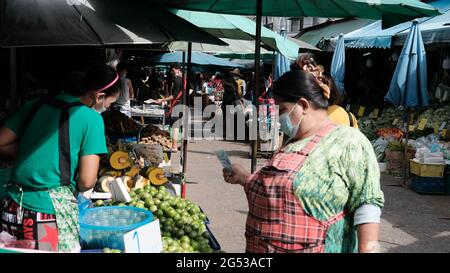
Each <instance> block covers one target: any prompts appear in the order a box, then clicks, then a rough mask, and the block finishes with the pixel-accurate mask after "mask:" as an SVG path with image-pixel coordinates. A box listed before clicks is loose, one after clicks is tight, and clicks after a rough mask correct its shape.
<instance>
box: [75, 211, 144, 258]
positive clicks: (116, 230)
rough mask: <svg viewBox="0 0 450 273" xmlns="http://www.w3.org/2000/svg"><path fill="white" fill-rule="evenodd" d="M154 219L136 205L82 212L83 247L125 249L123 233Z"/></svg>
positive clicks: (81, 234)
mask: <svg viewBox="0 0 450 273" xmlns="http://www.w3.org/2000/svg"><path fill="white" fill-rule="evenodd" d="M151 221H153V214H152V213H151V212H149V211H148V210H145V209H140V208H135V207H125V206H122V207H119V206H112V207H97V208H90V209H87V210H86V211H84V212H82V213H81V214H80V219H79V222H80V237H81V243H82V247H83V249H103V248H105V247H108V248H112V249H120V250H124V249H125V247H124V242H123V235H124V234H125V233H127V232H130V231H132V230H134V229H136V228H138V227H141V226H143V225H145V224H148V223H150V222H151Z"/></svg>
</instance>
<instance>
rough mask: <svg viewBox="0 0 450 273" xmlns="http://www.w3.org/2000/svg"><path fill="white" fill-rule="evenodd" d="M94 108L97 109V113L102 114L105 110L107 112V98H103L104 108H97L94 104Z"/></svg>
mask: <svg viewBox="0 0 450 273" xmlns="http://www.w3.org/2000/svg"><path fill="white" fill-rule="evenodd" d="M92 109H93V110H95V111H96V112H97V113H99V114H100V115H101V114H102V113H103V112H105V111H106V110H107V109H106V107H105V98H103V100H102V108H100V109H97V108H95V106H93V107H92Z"/></svg>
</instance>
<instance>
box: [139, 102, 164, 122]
mask: <svg viewBox="0 0 450 273" xmlns="http://www.w3.org/2000/svg"><path fill="white" fill-rule="evenodd" d="M131 116H132V117H140V118H141V123H143V124H145V118H148V119H151V120H157V121H158V124H162V125H164V124H165V123H166V115H165V111H164V108H162V107H159V106H153V105H145V104H143V105H142V106H134V107H132V108H131Z"/></svg>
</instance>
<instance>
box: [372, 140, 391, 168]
mask: <svg viewBox="0 0 450 273" xmlns="http://www.w3.org/2000/svg"><path fill="white" fill-rule="evenodd" d="M388 144H389V141H388V140H386V139H385V138H384V137H379V138H378V139H377V140H375V141H373V143H372V146H373V150H374V151H375V155H376V156H377V160H378V162H382V161H383V159H384V156H385V153H384V152H385V151H386V148H387V146H388Z"/></svg>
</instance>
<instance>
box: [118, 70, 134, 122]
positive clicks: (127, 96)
mask: <svg viewBox="0 0 450 273" xmlns="http://www.w3.org/2000/svg"><path fill="white" fill-rule="evenodd" d="M117 73H119V76H120V81H121V84H122V90H121V91H120V96H119V98H118V99H117V102H116V104H117V105H118V106H119V107H120V112H122V113H124V114H125V115H127V116H128V117H131V104H130V101H131V100H133V99H134V90H133V83H132V82H131V80H130V79H129V78H127V68H126V66H125V65H124V64H122V63H119V64H118V65H117Z"/></svg>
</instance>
